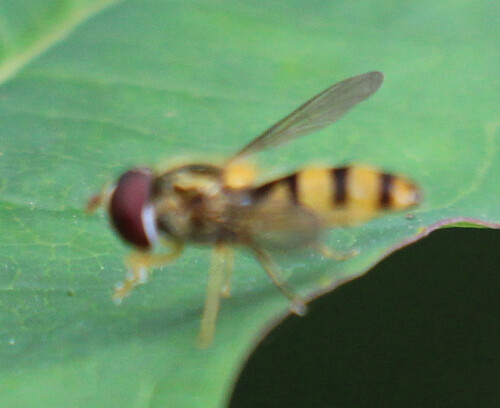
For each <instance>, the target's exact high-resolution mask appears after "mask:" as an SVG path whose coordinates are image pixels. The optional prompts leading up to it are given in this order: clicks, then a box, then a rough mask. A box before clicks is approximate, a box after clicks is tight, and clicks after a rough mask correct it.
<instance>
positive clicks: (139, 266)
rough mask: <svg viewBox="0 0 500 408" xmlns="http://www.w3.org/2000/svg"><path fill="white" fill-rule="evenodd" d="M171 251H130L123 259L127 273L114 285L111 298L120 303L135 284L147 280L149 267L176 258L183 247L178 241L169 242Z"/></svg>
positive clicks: (157, 265)
mask: <svg viewBox="0 0 500 408" xmlns="http://www.w3.org/2000/svg"><path fill="white" fill-rule="evenodd" d="M169 245H170V246H171V252H170V253H168V254H152V253H151V252H147V251H135V252H132V253H131V254H130V255H129V256H128V257H127V259H126V260H125V265H126V266H127V274H126V275H125V279H124V280H123V281H122V282H120V283H118V284H117V285H116V287H115V292H114V294H113V300H114V301H115V302H116V303H117V304H120V303H121V301H122V300H123V298H125V297H127V296H129V295H130V294H131V293H132V291H133V290H134V288H135V287H136V286H137V285H141V284H143V283H146V282H147V281H148V275H149V269H151V268H157V267H160V266H164V265H166V264H168V263H170V262H172V261H174V260H175V259H177V258H178V257H179V256H180V255H181V254H182V250H183V249H184V245H183V244H182V243H179V242H173V243H169Z"/></svg>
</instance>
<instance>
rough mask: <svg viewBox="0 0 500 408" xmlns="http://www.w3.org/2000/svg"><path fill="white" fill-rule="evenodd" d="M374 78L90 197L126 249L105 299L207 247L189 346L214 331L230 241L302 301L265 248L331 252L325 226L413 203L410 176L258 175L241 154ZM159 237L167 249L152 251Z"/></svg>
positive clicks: (283, 138) (294, 305)
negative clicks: (222, 154)
mask: <svg viewBox="0 0 500 408" xmlns="http://www.w3.org/2000/svg"><path fill="white" fill-rule="evenodd" d="M382 81H383V74H382V73H380V72H369V73H366V74H363V75H358V76H355V77H352V78H349V79H346V80H344V81H341V82H339V83H336V84H334V85H333V86H331V87H330V88H328V89H326V90H324V91H323V92H321V93H320V94H318V95H316V96H315V97H313V98H312V99H310V100H309V101H307V102H306V103H305V104H303V105H302V106H300V107H299V108H298V109H296V110H295V111H293V112H292V113H290V114H289V115H288V116H287V117H285V118H284V119H282V120H281V121H279V122H278V123H276V124H275V125H274V126H272V127H271V128H269V129H268V130H266V131H265V132H264V133H262V134H261V135H260V136H258V137H257V138H256V139H254V140H252V141H251V142H250V143H249V144H247V145H246V146H244V147H243V148H242V149H241V150H239V151H238V152H237V153H236V154H235V155H233V156H232V157H230V158H229V159H228V160H226V162H225V163H223V164H221V165H214V164H208V163H191V164H185V165H181V166H176V167H173V168H170V169H168V170H167V171H161V172H156V171H154V170H152V169H150V168H142V167H141V168H133V169H131V170H129V171H127V172H125V173H124V174H123V175H122V176H121V177H120V178H119V179H118V181H117V182H116V184H115V185H114V186H113V187H112V188H110V189H107V190H106V191H104V192H102V193H101V194H100V195H97V196H94V197H93V198H91V200H90V201H89V204H88V209H89V210H90V211H93V210H94V209H96V208H97V207H98V206H101V205H105V206H107V209H108V211H109V215H110V218H111V222H112V224H113V226H114V227H115V229H116V231H117V232H118V234H119V235H120V236H121V238H122V239H123V240H124V241H126V242H127V243H128V244H130V245H131V246H132V247H133V248H134V251H133V252H132V253H131V255H130V256H129V257H128V258H127V259H126V265H127V268H128V272H127V274H126V276H125V279H124V280H123V282H121V283H120V284H119V285H118V286H117V287H116V288H115V292H114V295H113V298H114V299H115V300H116V301H117V302H120V301H121V300H122V299H123V298H124V297H126V296H128V295H130V293H131V291H132V290H133V289H134V287H135V286H137V285H139V284H142V283H144V282H146V281H147V278H148V271H149V270H150V269H151V268H155V267H159V266H163V265H166V264H168V263H170V262H172V261H173V260H175V259H176V258H177V257H179V256H180V255H181V253H182V251H183V248H184V246H185V244H188V243H195V244H206V245H212V246H213V247H214V250H213V255H212V260H211V265H210V268H209V275H208V283H207V289H206V299H205V306H204V311H203V314H202V318H201V328H200V333H199V344H200V346H202V347H207V346H208V345H210V343H211V342H212V340H213V338H214V335H215V323H216V318H217V314H218V310H219V306H220V300H221V297H228V296H229V295H230V279H231V272H232V264H233V248H234V247H236V246H240V247H245V248H246V249H247V250H249V252H251V253H252V254H253V255H254V256H255V258H256V259H257V260H258V262H259V263H260V264H261V265H262V267H263V269H264V271H265V272H266V273H267V274H268V275H269V277H270V278H271V280H272V282H273V283H274V284H275V285H276V287H277V288H278V289H279V290H280V291H281V292H282V293H283V294H284V295H285V296H286V297H287V298H288V299H289V300H290V305H291V306H290V307H291V310H292V311H293V312H295V313H296V314H303V313H304V311H305V302H304V301H303V300H302V299H301V297H300V296H298V295H297V294H295V293H294V292H293V291H291V290H290V289H289V288H288V287H287V285H286V282H285V281H284V279H283V278H282V275H281V272H280V269H279V268H278V266H277V265H276V264H275V262H274V261H273V258H272V256H271V254H272V251H273V250H283V249H295V248H299V247H301V248H302V247H310V248H314V249H317V250H319V251H320V252H321V253H322V254H323V255H324V256H328V257H333V258H336V259H343V258H347V257H348V256H349V255H353V254H336V253H335V252H334V251H332V250H330V249H329V248H327V247H325V246H324V245H323V244H322V243H321V234H322V232H323V231H325V230H326V229H329V228H335V227H343V226H350V225H354V224H357V223H360V222H365V221H367V220H369V219H371V218H374V217H376V216H378V215H380V214H381V213H383V212H384V211H388V210H403V209H406V208H409V207H411V206H414V205H416V204H418V203H419V201H420V197H421V195H420V191H419V189H418V187H417V186H416V185H415V184H414V183H413V182H412V181H410V180H408V179H406V178H404V177H402V176H399V175H394V174H388V173H385V172H382V171H380V170H377V169H374V168H370V167H365V166H354V165H353V166H345V167H340V168H334V167H324V166H311V167H306V168H303V169H301V170H298V171H296V172H294V173H292V174H288V175H285V176H284V177H281V178H279V179H275V180H271V181H268V182H264V183H257V182H256V172H255V169H254V167H252V166H250V164H249V163H248V161H247V158H248V156H250V155H253V154H255V153H258V152H260V151H263V150H265V149H268V148H271V147H275V146H278V145H282V144H285V143H287V142H289V141H291V140H293V139H296V138H298V137H301V136H304V135H306V134H309V133H311V132H313V131H317V130H319V129H322V128H324V127H326V126H328V125H330V124H332V123H334V122H336V121H337V120H339V119H340V118H341V117H342V116H343V115H344V114H345V113H346V112H348V111H349V110H351V109H352V108H353V107H354V106H355V105H357V104H358V103H360V102H362V101H363V100H365V99H367V98H368V97H370V96H371V95H372V94H374V93H375V92H376V91H377V89H378V88H379V87H380V85H381V84H382ZM160 239H161V240H163V241H165V243H166V245H167V246H169V247H170V252H169V253H154V252H153V249H154V247H155V246H156V245H157V244H158V242H159V241H160Z"/></svg>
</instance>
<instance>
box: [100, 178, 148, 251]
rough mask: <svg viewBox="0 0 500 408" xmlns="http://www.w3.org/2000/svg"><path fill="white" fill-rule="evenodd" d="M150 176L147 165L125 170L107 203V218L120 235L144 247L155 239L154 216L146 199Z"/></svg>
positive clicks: (133, 243) (129, 241)
mask: <svg viewBox="0 0 500 408" xmlns="http://www.w3.org/2000/svg"><path fill="white" fill-rule="evenodd" d="M152 180H153V174H152V173H151V171H150V170H149V169H142V168H141V169H133V170H129V171H127V172H126V173H124V174H123V175H122V176H121V177H120V179H119V180H118V183H117V184H116V188H115V190H114V191H113V195H112V197H111V201H110V205H109V214H110V216H111V222H112V223H113V225H114V227H115V228H116V230H117V231H118V233H119V234H120V235H121V237H122V238H123V239H124V240H125V241H127V242H128V243H130V244H132V245H135V246H137V247H139V248H144V249H147V248H150V247H151V246H152V245H153V244H154V243H155V241H156V239H157V228H156V219H155V215H154V210H153V207H152V206H151V205H150V203H149V198H150V195H151V183H152Z"/></svg>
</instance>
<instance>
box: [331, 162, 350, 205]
mask: <svg viewBox="0 0 500 408" xmlns="http://www.w3.org/2000/svg"><path fill="white" fill-rule="evenodd" d="M348 173H349V167H340V168H338V169H333V170H332V185H333V192H334V193H333V203H334V204H335V205H343V204H345V203H346V201H347V176H348Z"/></svg>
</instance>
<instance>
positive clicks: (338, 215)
mask: <svg viewBox="0 0 500 408" xmlns="http://www.w3.org/2000/svg"><path fill="white" fill-rule="evenodd" d="M253 195H254V198H255V199H256V200H257V201H259V200H271V201H274V202H276V200H278V201H281V200H291V201H293V202H294V203H295V204H298V205H299V206H301V207H304V208H306V209H308V210H310V211H312V212H314V213H315V214H318V215H319V216H321V217H322V218H323V219H324V220H325V221H326V222H327V223H328V225H329V226H332V227H334V226H342V225H352V224H356V223H359V222H363V221H366V220H368V219H371V218H374V217H376V216H377V215H379V214H380V213H381V212H382V211H385V210H393V211H398V210H403V209H406V208H408V207H411V206H413V205H415V204H418V203H419V202H420V192H419V189H418V187H416V185H415V184H414V183H412V182H411V181H409V180H407V179H405V178H403V177H401V176H396V175H393V174H388V173H384V172H381V171H379V170H376V169H373V168H369V167H362V166H349V167H341V168H324V167H309V168H305V169H303V170H300V171H298V172H296V173H294V174H291V175H290V176H287V177H284V178H282V179H279V180H275V181H271V182H269V183H267V184H264V185H262V186H260V187H258V188H256V189H255V190H254V192H253Z"/></svg>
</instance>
